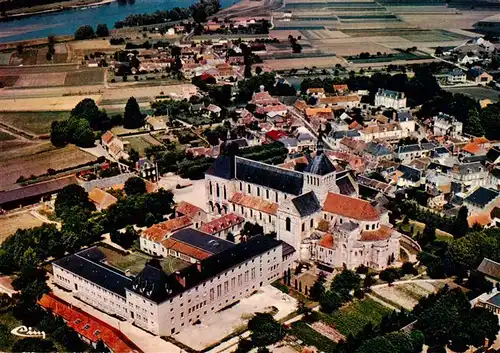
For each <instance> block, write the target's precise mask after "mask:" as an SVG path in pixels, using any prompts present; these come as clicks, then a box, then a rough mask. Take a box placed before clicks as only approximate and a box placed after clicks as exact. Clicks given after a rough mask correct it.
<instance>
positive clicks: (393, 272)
mask: <svg viewBox="0 0 500 353" xmlns="http://www.w3.org/2000/svg"><path fill="white" fill-rule="evenodd" d="M379 278H380V279H381V280H382V281H384V282H387V283H388V284H389V286H391V285H392V283H394V281H395V280H397V279H399V278H400V275H399V271H398V270H397V269H395V268H392V267H390V268H386V269H385V270H383V271H382V272H380V275H379Z"/></svg>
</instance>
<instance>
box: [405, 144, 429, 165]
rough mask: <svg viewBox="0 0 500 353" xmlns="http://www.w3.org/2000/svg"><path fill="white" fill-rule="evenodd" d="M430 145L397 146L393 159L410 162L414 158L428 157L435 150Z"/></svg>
mask: <svg viewBox="0 0 500 353" xmlns="http://www.w3.org/2000/svg"><path fill="white" fill-rule="evenodd" d="M435 147H436V146H435V145H434V144H432V143H421V144H412V145H405V146H399V147H398V149H397V150H396V153H395V157H396V158H398V159H399V160H401V161H403V162H410V161H411V160H413V159H415V158H421V157H428V156H430V155H431V152H432V151H433V150H434V149H435Z"/></svg>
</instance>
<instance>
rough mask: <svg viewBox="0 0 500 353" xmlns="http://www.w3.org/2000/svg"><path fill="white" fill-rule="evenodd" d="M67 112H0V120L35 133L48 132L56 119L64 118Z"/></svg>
mask: <svg viewBox="0 0 500 353" xmlns="http://www.w3.org/2000/svg"><path fill="white" fill-rule="evenodd" d="M68 118H69V112H19V113H0V122H2V123H5V124H7V125H10V126H12V127H14V128H17V129H19V130H23V131H26V132H28V133H32V134H35V135H42V134H48V133H49V132H50V125H51V124H52V122H53V121H56V120H66V119H68Z"/></svg>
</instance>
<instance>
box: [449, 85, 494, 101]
mask: <svg viewBox="0 0 500 353" xmlns="http://www.w3.org/2000/svg"><path fill="white" fill-rule="evenodd" d="M445 90H447V91H449V92H451V93H462V94H465V95H467V96H470V97H472V98H474V99H486V98H488V99H491V100H492V101H493V102H498V100H499V99H500V91H495V90H494V89H491V88H486V87H456V88H445Z"/></svg>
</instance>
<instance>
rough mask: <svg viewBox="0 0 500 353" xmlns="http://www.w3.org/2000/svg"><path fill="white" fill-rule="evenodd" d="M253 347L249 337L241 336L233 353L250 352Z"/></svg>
mask: <svg viewBox="0 0 500 353" xmlns="http://www.w3.org/2000/svg"><path fill="white" fill-rule="evenodd" d="M252 348H253V343H252V341H250V340H249V339H245V338H241V337H240V340H239V341H238V347H237V348H236V350H235V351H234V353H247V352H250V350H252Z"/></svg>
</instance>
